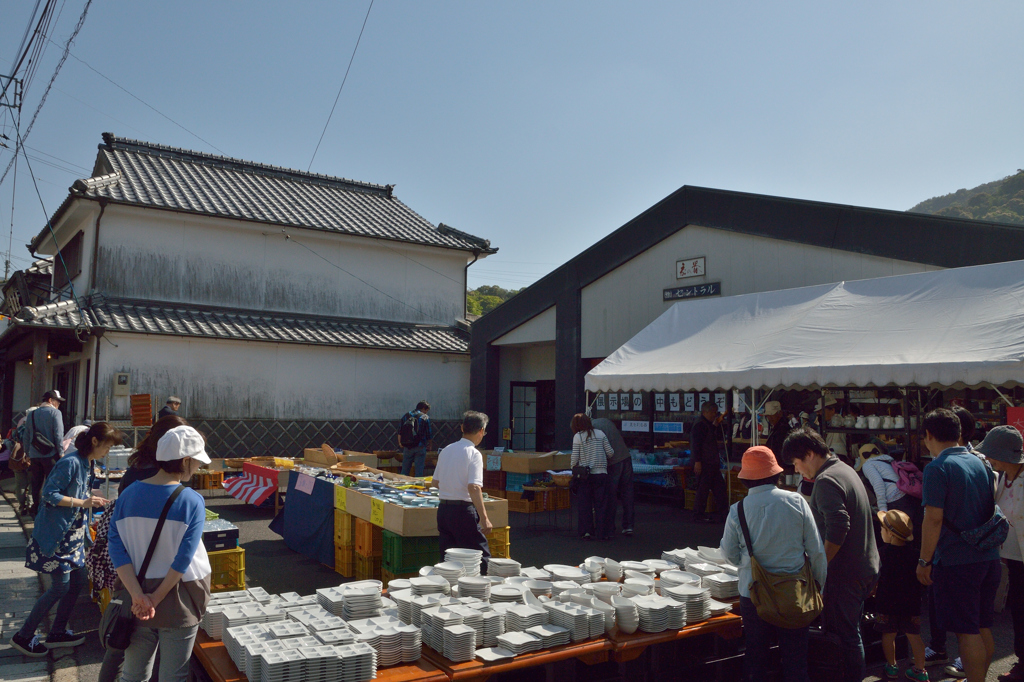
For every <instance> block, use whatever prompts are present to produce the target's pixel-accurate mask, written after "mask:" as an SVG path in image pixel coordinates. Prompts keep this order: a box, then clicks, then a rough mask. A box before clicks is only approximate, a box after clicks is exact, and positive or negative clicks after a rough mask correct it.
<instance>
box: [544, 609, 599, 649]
mask: <svg viewBox="0 0 1024 682" xmlns="http://www.w3.org/2000/svg"><path fill="white" fill-rule="evenodd" d="M544 608H546V609H547V611H548V616H549V618H550V619H551V624H552V625H557V626H559V627H563V628H566V629H567V630H569V632H570V637H571V639H572V641H574V642H582V641H583V640H585V639H587V638H588V637H590V617H589V616H588V614H587V613H586V612H585V611H584V610H583V607H581V606H579V605H578V604H562V603H560V602H548V603H547V604H545V605H544Z"/></svg>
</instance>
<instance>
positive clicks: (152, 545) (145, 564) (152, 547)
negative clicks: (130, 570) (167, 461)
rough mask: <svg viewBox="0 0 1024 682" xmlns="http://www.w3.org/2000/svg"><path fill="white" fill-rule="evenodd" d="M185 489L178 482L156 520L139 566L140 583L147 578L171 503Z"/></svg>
mask: <svg viewBox="0 0 1024 682" xmlns="http://www.w3.org/2000/svg"><path fill="white" fill-rule="evenodd" d="M184 489H185V486H183V485H181V484H180V483H179V484H178V487H177V488H175V489H174V492H172V493H171V496H170V497H169V498H167V502H166V504H164V508H163V511H161V512H160V520H159V521H157V522H156V528H155V529H154V530H153V539H152V540H150V541H149V549H147V550H146V558H145V559H143V560H142V566H141V567H140V568H139V575H138V576H137V577H138V580H139V585H140V586H141V585H142V581H143V580H145V579H146V571H147V570H149V561H150V559H152V558H153V552H155V551H156V543H157V540H159V539H160V531H162V530H163V529H164V522H165V521H166V520H167V514H168V513H169V512H170V511H171V505H173V504H174V501H175V500H176V499H178V495H180V494H181V491H182V490H184Z"/></svg>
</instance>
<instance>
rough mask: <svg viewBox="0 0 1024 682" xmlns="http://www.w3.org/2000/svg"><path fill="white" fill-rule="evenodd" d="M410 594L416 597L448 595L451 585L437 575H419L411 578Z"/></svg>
mask: <svg viewBox="0 0 1024 682" xmlns="http://www.w3.org/2000/svg"><path fill="white" fill-rule="evenodd" d="M409 582H410V583H411V585H412V593H413V594H415V595H416V596H417V597H420V596H423V595H426V594H448V593H449V592H451V583H449V582H448V580H447V578H444V577H442V576H439V575H421V576H417V577H415V578H411V579H410V580H409Z"/></svg>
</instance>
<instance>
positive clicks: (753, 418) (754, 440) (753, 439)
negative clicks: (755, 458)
mask: <svg viewBox="0 0 1024 682" xmlns="http://www.w3.org/2000/svg"><path fill="white" fill-rule="evenodd" d="M756 391H757V389H755V388H752V389H750V445H751V446H756V445H758V440H759V439H758V435H760V434H758V432H757V392H756Z"/></svg>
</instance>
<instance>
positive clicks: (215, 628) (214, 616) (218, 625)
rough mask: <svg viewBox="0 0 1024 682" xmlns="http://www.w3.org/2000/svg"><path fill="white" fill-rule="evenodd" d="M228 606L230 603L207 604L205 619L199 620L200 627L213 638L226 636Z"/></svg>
mask: <svg viewBox="0 0 1024 682" xmlns="http://www.w3.org/2000/svg"><path fill="white" fill-rule="evenodd" d="M227 606H229V605H222V604H211V605H210V606H207V607H206V613H204V614H203V619H202V620H201V621H199V627H201V628H202V629H203V632H205V633H206V634H208V635H209V636H210V637H212V638H213V639H221V638H222V637H223V636H224V609H226V608H227Z"/></svg>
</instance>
